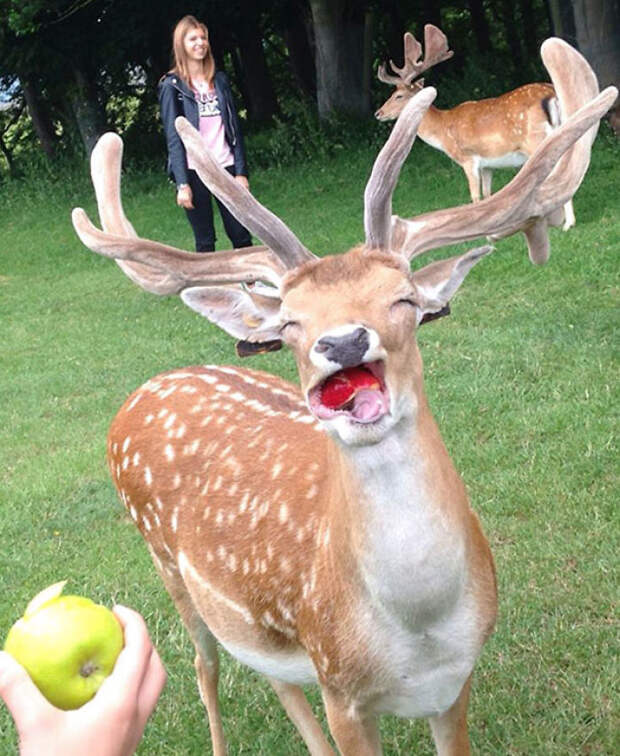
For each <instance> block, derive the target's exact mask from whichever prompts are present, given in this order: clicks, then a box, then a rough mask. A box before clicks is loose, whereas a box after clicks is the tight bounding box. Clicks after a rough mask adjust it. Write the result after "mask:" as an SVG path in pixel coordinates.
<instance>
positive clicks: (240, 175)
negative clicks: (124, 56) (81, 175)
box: [158, 16, 252, 252]
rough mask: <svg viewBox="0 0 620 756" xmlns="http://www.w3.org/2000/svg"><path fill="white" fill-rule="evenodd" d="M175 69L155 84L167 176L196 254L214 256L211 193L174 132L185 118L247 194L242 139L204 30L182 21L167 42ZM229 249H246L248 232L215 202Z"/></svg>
mask: <svg viewBox="0 0 620 756" xmlns="http://www.w3.org/2000/svg"><path fill="white" fill-rule="evenodd" d="M172 49H173V55H174V68H172V70H171V71H169V72H168V73H167V74H165V76H163V77H162V78H161V80H160V82H159V87H158V93H159V105H160V111H161V119H162V121H163V124H164V132H165V134H166V142H167V145H168V174H169V175H170V177H171V178H172V180H173V181H174V182H175V184H176V187H177V205H179V206H180V207H183V208H185V212H186V213H187V217H188V219H189V222H190V224H191V226H192V229H193V231H194V237H195V239H196V251H197V252H213V250H214V249H215V228H214V225H213V207H212V204H211V192H210V191H209V190H208V189H207V187H206V186H205V185H204V184H203V183H202V181H201V180H200V179H199V177H198V174H197V173H196V171H195V170H194V166H193V165H192V163H191V160H190V159H189V158H188V155H187V153H186V151H185V147H184V146H183V142H182V141H181V139H180V137H179V135H178V134H177V131H176V129H175V127H174V121H175V118H177V117H178V116H181V115H182V116H185V118H187V120H188V121H189V122H190V123H191V124H192V125H193V126H195V127H196V128H197V129H199V131H200V134H201V136H202V138H203V140H204V143H205V145H206V146H207V147H208V148H209V149H210V150H211V151H212V152H213V153H215V155H216V157H217V159H218V160H219V162H220V164H221V165H223V166H224V167H225V168H226V170H227V171H228V172H229V173H230V174H231V175H232V176H234V177H235V179H236V181H238V182H239V183H240V184H241V185H242V186H243V187H244V188H245V189H249V183H248V171H247V166H246V161H245V152H244V148H243V137H242V135H241V129H240V127H239V119H238V118H237V112H236V110H235V105H234V102H233V98H232V92H231V90H230V84H229V82H228V77H227V76H226V74H225V73H224V72H223V71H216V70H215V61H214V60H213V54H212V52H211V46H210V45H209V33H208V31H207V27H206V26H205V25H204V24H202V23H200V22H199V21H197V20H196V19H195V18H194V16H184V17H183V18H182V19H181V20H180V21H179V22H178V24H177V25H176V27H175V29H174V33H173V36H172ZM216 202H217V204H218V207H219V209H220V214H221V216H222V221H223V223H224V228H225V230H226V233H227V234H228V236H229V238H230V240H231V242H232V245H233V247H249V246H251V244H252V239H251V236H250V233H249V231H248V230H247V229H246V228H245V227H244V226H242V225H241V223H239V221H238V220H236V218H234V217H233V216H232V215H231V214H230V212H229V211H228V210H227V209H226V207H225V206H224V205H223V204H222V203H221V202H220V201H219V200H217V198H216Z"/></svg>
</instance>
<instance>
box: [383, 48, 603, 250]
mask: <svg viewBox="0 0 620 756" xmlns="http://www.w3.org/2000/svg"><path fill="white" fill-rule="evenodd" d="M541 54H542V57H543V61H544V63H545V65H546V66H547V68H548V70H549V73H550V75H551V77H552V80H553V83H554V86H555V87H556V92H557V93H558V96H559V99H560V104H561V109H562V113H563V114H564V116H568V115H570V114H573V115H572V116H571V117H570V118H568V120H566V121H565V123H563V124H562V125H561V126H560V127H559V128H558V129H557V130H556V131H554V132H553V133H552V134H550V135H549V136H548V137H547V139H545V141H544V142H543V143H542V144H541V145H540V146H539V148H538V149H537V150H536V152H535V153H534V154H533V155H532V157H531V158H530V159H529V160H528V161H527V162H526V164H525V165H524V166H523V168H522V169H521V170H520V171H519V173H518V174H517V175H516V176H515V178H514V179H513V180H512V181H511V182H510V183H509V184H507V185H506V186H505V187H504V188H503V189H501V190H500V191H499V192H497V194H494V195H492V196H491V197H488V198H487V199H485V200H483V201H481V202H478V203H475V204H472V205H462V206H460V207H455V208H449V209H445V210H438V211H435V212H430V213H425V214H423V215H418V216H416V217H414V218H411V219H409V220H404V219H402V218H398V217H396V216H395V217H394V218H393V219H392V235H391V239H390V243H389V245H390V247H391V249H392V250H393V251H394V252H400V253H401V254H403V255H404V256H405V257H408V258H412V257H414V256H416V255H419V254H421V253H422V252H424V251H426V250H430V249H435V248H437V247H441V246H444V245H447V244H454V243H457V242H461V241H468V240H472V239H477V238H480V237H481V236H491V237H493V238H501V237H504V236H509V235H511V234H514V233H516V232H517V231H522V232H523V233H524V234H525V236H526V239H527V243H528V248H529V254H530V259H531V260H532V262H534V263H543V262H546V260H547V259H548V257H549V239H548V230H547V227H548V224H549V222H550V220H553V221H555V220H556V219H557V215H558V210H560V209H561V207H562V206H563V205H564V204H565V203H566V202H567V201H568V200H569V199H570V198H571V197H572V196H573V195H574V193H575V192H576V191H577V189H578V188H579V186H580V184H581V181H582V180H583V177H584V175H585V173H586V171H587V169H588V165H589V162H590V152H591V146H592V141H593V139H594V136H595V135H596V130H597V128H598V122H599V120H600V118H601V117H602V116H603V115H604V114H605V112H606V111H607V110H608V109H609V108H610V107H611V105H612V104H613V102H614V100H615V98H616V97H617V89H616V88H615V87H608V88H607V89H606V90H605V91H604V92H602V93H601V94H600V95H598V96H597V94H598V84H597V81H596V77H595V76H594V73H593V72H592V69H591V68H590V66H589V64H588V62H587V61H586V60H585V58H583V56H582V55H580V53H578V52H577V51H576V50H574V49H573V48H572V47H571V46H570V45H568V44H567V43H566V42H564V41H562V40H561V39H556V38H552V39H548V40H546V42H545V43H544V44H543V46H542V49H541ZM418 97H419V95H418ZM414 101H415V98H414ZM412 102H413V101H412ZM409 107H411V105H409V106H408V108H409ZM404 112H405V111H403V113H404ZM401 117H402V116H401ZM571 145H572V146H571Z"/></svg>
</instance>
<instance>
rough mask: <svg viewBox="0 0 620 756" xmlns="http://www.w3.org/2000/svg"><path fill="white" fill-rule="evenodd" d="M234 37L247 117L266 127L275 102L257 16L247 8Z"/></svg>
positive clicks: (276, 108) (272, 113) (274, 108)
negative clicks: (236, 40)
mask: <svg viewBox="0 0 620 756" xmlns="http://www.w3.org/2000/svg"><path fill="white" fill-rule="evenodd" d="M252 7H253V6H252ZM237 37H238V39H239V57H240V60H241V66H242V69H243V78H244V80H245V82H244V83H245V86H244V92H245V96H246V98H247V99H246V105H247V108H248V114H249V116H250V118H251V119H252V121H255V122H258V123H266V122H267V121H269V120H270V119H271V118H272V116H274V115H275V114H276V113H277V111H278V101H277V99H276V95H275V91H274V89H273V85H272V83H271V76H270V74H269V69H268V68H267V61H266V59H265V51H264V50H263V44H262V34H261V30H260V20H259V17H258V13H255V12H253V10H251V7H250V6H248V10H247V11H246V14H245V18H244V20H243V22H242V23H240V24H239V26H238V28H237Z"/></svg>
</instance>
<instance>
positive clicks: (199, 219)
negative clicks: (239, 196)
mask: <svg viewBox="0 0 620 756" xmlns="http://www.w3.org/2000/svg"><path fill="white" fill-rule="evenodd" d="M226 170H227V171H228V172H229V173H230V175H231V176H234V175H235V171H234V168H233V166H230V167H228V168H226ZM188 178H189V185H190V188H191V190H192V196H193V202H194V209H193V210H186V211H185V212H186V213H187V218H188V220H189V222H190V224H191V227H192V229H193V231H194V238H195V239H196V252H213V250H214V249H215V226H214V225H213V205H212V203H211V197H212V194H211V192H210V191H209V190H208V189H207V187H206V186H205V185H204V184H203V183H202V181H201V180H200V178H199V177H198V174H197V173H196V171H188ZM214 199H215V201H216V202H217V205H218V207H219V209H220V215H221V216H222V222H223V224H224V229H225V231H226V233H227V234H228V238H229V239H230V241H231V242H232V245H233V247H234V248H235V249H236V248H237V247H251V246H252V237H251V236H250V232H249V231H248V230H247V228H245V227H244V226H242V225H241V223H239V221H238V220H237V219H236V218H235V217H234V216H233V215H231V214H230V211H229V210H228V209H227V208H226V206H225V205H223V204H222V203H221V202H220V201H219V199H218V198H217V197H215V198H214Z"/></svg>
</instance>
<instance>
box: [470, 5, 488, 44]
mask: <svg viewBox="0 0 620 756" xmlns="http://www.w3.org/2000/svg"><path fill="white" fill-rule="evenodd" d="M467 1H468V5H469V13H470V15H471V24H472V26H473V29H474V35H475V37H476V46H477V47H478V51H479V52H481V53H483V54H486V53H488V52H491V36H490V34H489V24H488V22H487V18H486V16H485V14H484V3H483V2H482V0H467Z"/></svg>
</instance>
